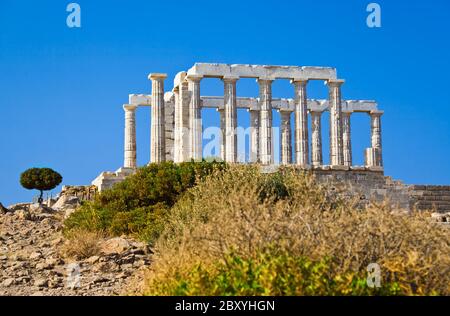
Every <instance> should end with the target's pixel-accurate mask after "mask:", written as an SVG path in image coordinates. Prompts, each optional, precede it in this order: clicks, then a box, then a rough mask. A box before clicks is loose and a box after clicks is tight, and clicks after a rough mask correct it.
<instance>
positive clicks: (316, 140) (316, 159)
mask: <svg viewBox="0 0 450 316" xmlns="http://www.w3.org/2000/svg"><path fill="white" fill-rule="evenodd" d="M321 121H322V112H313V111H311V138H312V141H311V151H312V165H313V166H314V167H319V166H321V165H322V164H323V158H322V122H321Z"/></svg>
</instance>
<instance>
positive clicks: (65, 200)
mask: <svg viewBox="0 0 450 316" xmlns="http://www.w3.org/2000/svg"><path fill="white" fill-rule="evenodd" d="M80 204H81V203H80V199H79V198H78V197H76V196H67V195H62V196H61V197H60V198H59V199H58V201H56V203H55V204H53V208H54V209H55V210H58V211H60V210H64V209H67V208H70V209H75V208H77V207H78V206H80Z"/></svg>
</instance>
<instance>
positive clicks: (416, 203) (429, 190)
mask: <svg viewBox="0 0 450 316" xmlns="http://www.w3.org/2000/svg"><path fill="white" fill-rule="evenodd" d="M409 195H410V197H411V199H410V207H411V208H413V207H416V208H417V209H419V210H434V211H437V212H438V213H448V212H450V186H443V185H412V186H410V187H409Z"/></svg>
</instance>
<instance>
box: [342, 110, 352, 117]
mask: <svg viewBox="0 0 450 316" xmlns="http://www.w3.org/2000/svg"><path fill="white" fill-rule="evenodd" d="M352 114H353V111H352V110H342V115H344V116H350V115H352Z"/></svg>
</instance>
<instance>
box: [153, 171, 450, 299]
mask: <svg viewBox="0 0 450 316" xmlns="http://www.w3.org/2000/svg"><path fill="white" fill-rule="evenodd" d="M268 177H271V176H270V175H263V174H260V173H259V172H258V170H257V169H256V168H255V167H249V166H245V167H242V166H241V167H231V170H230V171H228V172H224V173H220V172H218V173H216V174H214V175H212V176H210V177H209V178H208V179H206V180H205V181H204V182H203V183H201V184H200V185H198V186H197V187H195V188H193V189H191V190H190V191H189V192H188V194H186V195H185V196H184V197H183V198H182V199H181V200H180V201H179V203H177V205H175V207H174V208H173V210H172V212H171V216H170V219H169V223H168V224H167V227H166V229H165V231H164V232H163V234H162V236H161V238H160V239H159V241H158V242H157V244H156V254H155V258H154V264H153V266H152V270H151V271H150V272H149V273H148V275H147V279H146V284H147V287H146V293H148V294H155V293H156V292H155V290H154V287H155V285H156V284H158V283H161V282H171V280H173V278H174V276H175V275H180V274H183V272H184V271H188V270H190V269H192V266H193V265H195V264H198V263H202V264H206V265H208V264H210V263H214V262H218V261H224V260H225V258H226V256H227V255H228V254H229V253H230V251H231V250H232V251H233V253H235V254H237V255H239V256H242V257H245V258H252V257H256V256H258V253H260V251H261V250H264V249H268V248H271V249H273V248H274V246H275V248H276V249H279V250H280V252H287V253H290V254H293V255H296V256H304V257H307V258H309V259H311V260H321V259H322V258H324V257H327V258H331V260H332V262H333V267H334V269H335V273H337V274H339V273H345V272H348V271H356V272H365V271H366V270H365V269H366V268H367V266H368V265H369V264H370V263H378V264H379V265H380V266H381V269H382V280H383V281H384V282H398V284H399V285H400V287H401V289H402V293H404V294H407V295H429V294H436V293H439V294H444V295H449V294H450V287H449V284H450V278H449V275H450V247H449V240H450V238H449V237H450V232H449V230H448V229H447V228H445V227H441V226H437V225H436V224H433V223H431V222H430V221H429V214H425V213H416V212H414V213H412V214H410V215H399V214H398V213H399V212H398V210H393V209H391V208H390V207H389V206H388V205H387V204H382V205H369V206H368V207H367V208H366V209H364V210H361V209H358V208H357V207H355V203H356V202H354V201H351V200H347V201H342V200H340V199H339V198H338V197H337V195H336V193H335V192H334V193H333V192H330V191H328V190H327V188H326V187H322V186H319V185H317V184H316V183H315V182H314V179H313V178H312V177H310V176H307V175H304V174H301V173H299V172H298V171H296V170H294V169H286V170H285V171H284V172H283V179H284V180H283V181H284V183H285V185H286V188H287V190H288V193H289V196H288V197H287V198H285V199H278V200H277V199H275V198H267V199H265V200H264V201H261V183H264V182H265V181H267V178H268ZM341 189H342V190H344V189H345V188H341ZM156 294H158V293H156Z"/></svg>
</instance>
